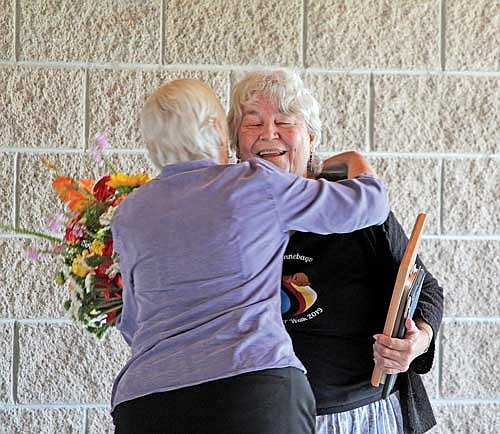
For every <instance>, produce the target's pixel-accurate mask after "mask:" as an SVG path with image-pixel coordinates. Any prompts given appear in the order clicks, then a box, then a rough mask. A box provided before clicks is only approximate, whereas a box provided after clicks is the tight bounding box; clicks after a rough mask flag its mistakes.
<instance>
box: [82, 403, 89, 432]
mask: <svg viewBox="0 0 500 434" xmlns="http://www.w3.org/2000/svg"><path fill="white" fill-rule="evenodd" d="M88 431H89V429H88V409H87V408H85V407H84V408H83V416H82V434H88Z"/></svg>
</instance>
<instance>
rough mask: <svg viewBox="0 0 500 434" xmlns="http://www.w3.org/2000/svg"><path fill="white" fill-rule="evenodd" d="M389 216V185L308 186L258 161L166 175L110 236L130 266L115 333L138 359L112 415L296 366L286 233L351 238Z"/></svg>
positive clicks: (201, 164) (185, 167)
mask: <svg viewBox="0 0 500 434" xmlns="http://www.w3.org/2000/svg"><path fill="white" fill-rule="evenodd" d="M388 213H389V204H388V198H387V192H386V189H385V187H384V185H383V184H382V182H381V181H380V180H377V179H375V178H373V177H370V176H360V177H358V178H356V179H353V180H346V181H341V182H338V183H331V182H326V181H323V180H320V181H315V180H307V179H305V178H302V177H297V176H295V175H292V174H290V173H287V172H284V171H282V170H280V169H278V168H277V167H275V166H274V165H272V164H270V163H268V162H266V161H264V160H259V159H254V160H249V161H247V162H245V163H242V164H238V165H218V164H215V163H213V162H210V161H193V162H187V163H180V164H175V165H168V166H165V167H164V168H163V170H162V172H161V174H160V176H159V177H158V178H157V179H155V180H153V181H151V182H150V183H148V184H146V185H144V186H143V187H141V188H140V189H138V190H136V191H135V192H134V193H132V194H131V195H130V196H129V197H128V198H127V199H126V200H125V201H124V202H123V203H122V204H121V205H120V207H119V209H118V211H117V213H116V215H115V216H114V218H113V220H112V223H111V227H112V231H113V237H114V243H115V244H114V245H115V249H116V251H117V252H118V253H119V254H120V258H121V264H120V268H121V272H122V277H123V282H124V289H123V312H122V316H121V319H120V322H119V325H118V329H119V330H120V331H121V333H122V334H123V336H124V338H125V339H126V341H127V342H128V343H129V345H130V346H131V350H132V355H131V358H130V359H129V360H128V362H127V363H126V365H125V366H124V367H123V369H122V370H121V372H120V373H119V374H118V376H117V378H116V380H115V383H114V386H113V393H112V407H113V408H114V407H115V406H116V405H117V404H119V403H121V402H124V401H127V400H130V399H134V398H137V397H139V396H143V395H147V394H151V393H156V392H161V391H168V390H172V389H177V388H181V387H186V386H190V385H195V384H199V383H204V382H207V381H211V380H215V379H220V378H225V377H230V376H233V375H237V374H241V373H244V372H250V371H257V370H261V369H268V368H281V367H288V366H292V367H297V368H299V369H302V370H304V371H305V369H304V367H303V365H302V364H301V362H300V361H299V360H298V358H297V357H296V356H295V354H294V352H293V349H292V343H291V340H290V337H289V336H288V334H287V332H286V331H285V328H284V326H283V323H282V320H281V313H280V279H281V268H282V261H283V253H284V251H285V247H286V245H287V242H288V239H289V235H288V231H290V230H297V231H304V232H316V233H321V234H326V233H332V232H350V231H353V230H356V229H358V228H361V227H365V226H370V225H374V224H381V223H382V222H384V221H385V219H386V217H387V215H388Z"/></svg>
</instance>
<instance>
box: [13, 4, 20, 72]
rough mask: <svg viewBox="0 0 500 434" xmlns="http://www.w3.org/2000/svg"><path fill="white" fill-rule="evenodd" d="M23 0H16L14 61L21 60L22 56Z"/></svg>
mask: <svg viewBox="0 0 500 434" xmlns="http://www.w3.org/2000/svg"><path fill="white" fill-rule="evenodd" d="M20 3H21V0H14V11H13V12H14V41H13V45H14V53H13V54H14V61H15V62H19V58H20V56H21V44H20V39H21V38H20V34H21V18H20V11H21V4H20Z"/></svg>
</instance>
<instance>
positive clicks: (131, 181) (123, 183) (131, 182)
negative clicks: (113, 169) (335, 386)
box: [106, 173, 150, 188]
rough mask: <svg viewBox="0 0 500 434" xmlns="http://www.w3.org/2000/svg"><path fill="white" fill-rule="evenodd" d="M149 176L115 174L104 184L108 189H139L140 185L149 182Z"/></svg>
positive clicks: (142, 174)
mask: <svg viewBox="0 0 500 434" xmlns="http://www.w3.org/2000/svg"><path fill="white" fill-rule="evenodd" d="M149 180H150V179H149V175H147V174H145V173H137V174H135V175H127V174H126V173H115V174H113V175H111V179H110V180H109V181H108V182H107V183H106V185H108V186H109V187H113V188H118V187H139V186H140V185H143V184H146V182H149Z"/></svg>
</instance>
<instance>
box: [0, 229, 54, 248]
mask: <svg viewBox="0 0 500 434" xmlns="http://www.w3.org/2000/svg"><path fill="white" fill-rule="evenodd" d="M0 229H5V230H6V231H12V232H15V233H16V234H23V235H33V236H35V237H37V238H43V239H44V240H48V241H51V242H52V243H58V244H60V243H61V241H62V240H61V239H60V238H56V237H52V236H50V235H47V234H44V233H43V232H38V231H33V230H30V229H23V228H15V227H14V226H11V225H0Z"/></svg>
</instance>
